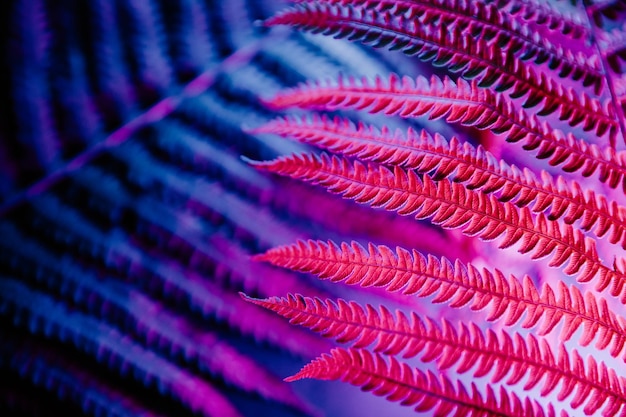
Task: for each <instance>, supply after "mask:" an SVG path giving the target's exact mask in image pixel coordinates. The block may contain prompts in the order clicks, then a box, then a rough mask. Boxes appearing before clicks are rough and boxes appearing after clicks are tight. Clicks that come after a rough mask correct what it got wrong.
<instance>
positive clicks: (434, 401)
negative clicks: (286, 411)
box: [286, 348, 566, 417]
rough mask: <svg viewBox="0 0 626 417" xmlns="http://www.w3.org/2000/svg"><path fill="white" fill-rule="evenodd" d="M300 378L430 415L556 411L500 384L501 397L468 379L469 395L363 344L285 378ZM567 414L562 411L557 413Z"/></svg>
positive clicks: (540, 414)
mask: <svg viewBox="0 0 626 417" xmlns="http://www.w3.org/2000/svg"><path fill="white" fill-rule="evenodd" d="M303 378H315V379H324V380H338V379H340V380H342V381H344V382H348V383H350V384H352V385H355V386H359V387H361V389H363V390H364V391H372V392H373V393H374V394H375V395H379V396H385V397H386V398H387V399H388V400H389V401H402V405H409V406H414V405H415V410H416V411H429V410H433V409H434V415H437V416H448V415H451V414H452V413H454V414H453V415H455V416H460V415H463V416H474V417H477V416H501V417H510V416H512V415H514V416H527V417H530V416H536V417H544V416H549V417H553V416H555V412H554V408H553V407H552V405H549V406H548V407H547V411H545V410H544V409H543V408H542V407H541V406H540V405H539V403H537V402H536V401H534V402H531V401H530V400H529V399H525V400H524V401H522V400H520V398H519V397H518V396H517V395H516V394H514V393H508V392H507V391H506V390H505V389H504V388H500V401H498V400H497V398H496V395H495V393H494V392H493V388H491V387H490V386H488V387H487V392H486V398H485V399H483V398H482V396H481V394H480V392H479V391H478V388H477V387H476V385H474V384H473V383H472V389H471V394H470V393H468V392H467V389H466V388H465V387H464V386H463V384H462V383H461V382H460V381H458V382H457V387H456V388H455V387H454V385H453V383H452V382H451V381H450V380H449V379H448V378H447V377H445V376H443V375H442V376H439V377H437V376H435V374H433V373H432V372H430V371H428V372H426V373H424V372H422V371H420V370H419V369H414V368H411V367H410V366H409V365H407V364H406V363H402V362H400V361H399V360H397V359H396V358H394V357H389V358H388V361H385V359H384V358H383V356H382V355H380V354H377V353H371V352H369V351H367V350H362V349H341V348H335V349H333V350H332V351H331V352H330V354H324V355H322V356H321V357H319V358H317V359H315V360H313V361H312V362H311V363H309V364H307V365H305V366H304V368H302V370H300V372H298V373H297V374H296V375H294V376H292V377H289V378H286V380H287V381H297V380H299V379H303ZM564 416H566V414H565V413H563V412H561V417H564Z"/></svg>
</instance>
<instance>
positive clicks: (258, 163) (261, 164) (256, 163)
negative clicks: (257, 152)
mask: <svg viewBox="0 0 626 417" xmlns="http://www.w3.org/2000/svg"><path fill="white" fill-rule="evenodd" d="M239 158H240V159H241V160H242V161H243V162H245V163H246V164H248V165H252V166H253V167H257V168H263V167H264V166H265V164H266V162H265V161H255V160H254V159H251V158H248V157H247V156H245V155H241V156H240V157H239Z"/></svg>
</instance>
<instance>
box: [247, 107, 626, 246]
mask: <svg viewBox="0 0 626 417" xmlns="http://www.w3.org/2000/svg"><path fill="white" fill-rule="evenodd" d="M253 133H273V134H277V135H280V136H283V137H293V138H296V139H297V140H299V141H301V142H304V143H307V144H311V145H315V146H318V147H320V148H323V149H327V150H329V151H331V152H333V153H340V154H343V155H346V156H350V157H355V158H358V159H362V160H367V161H372V162H376V163H380V164H385V165H393V166H400V167H403V168H407V169H414V170H417V171H418V172H420V173H430V175H431V177H432V178H437V179H439V178H445V177H448V178H450V179H452V180H454V181H455V182H462V183H464V184H465V185H466V187H468V188H471V189H480V190H482V191H483V192H486V193H496V192H497V198H498V200H500V201H511V202H513V203H514V204H515V205H516V206H518V207H525V206H529V205H532V207H531V210H532V211H533V212H536V213H538V212H545V211H546V210H548V208H549V213H548V219H549V220H556V219H562V220H563V221H564V222H565V223H567V224H573V223H574V222H575V221H577V220H579V219H582V221H581V223H580V224H579V225H578V227H579V228H580V229H582V230H585V231H590V230H592V229H593V232H594V233H595V235H596V236H598V237H602V236H604V235H606V234H607V233H608V232H610V235H609V240H610V242H611V243H620V244H621V245H622V247H623V248H625V249H626V209H624V208H623V207H621V206H619V205H618V204H617V203H616V202H611V203H609V202H608V201H607V200H606V198H605V197H604V196H602V195H596V193H595V192H593V191H592V190H589V191H587V192H585V191H583V189H582V187H581V186H580V184H579V183H578V182H576V181H567V180H565V179H563V178H562V177H560V176H559V177H558V178H557V179H554V178H553V177H552V176H551V175H549V174H548V173H547V172H545V171H542V173H541V180H539V179H537V178H536V177H535V175H534V174H533V173H532V172H531V171H529V170H527V169H524V170H520V169H518V168H517V167H516V166H514V165H513V166H510V165H508V164H507V163H506V162H504V161H499V160H498V159H496V158H495V157H494V156H493V155H492V154H491V153H489V152H488V151H487V150H485V149H484V148H483V147H482V146H479V147H478V148H474V147H473V146H472V145H471V144H469V143H467V142H465V143H461V142H460V141H459V140H458V139H456V138H452V139H451V140H450V142H448V141H446V139H445V138H444V137H443V136H441V135H439V134H435V135H434V136H431V135H430V134H429V133H428V132H426V131H425V130H422V131H421V133H417V132H415V131H414V130H412V129H409V131H408V132H407V134H406V135H404V134H403V133H402V132H401V131H400V130H396V131H395V132H393V133H392V132H390V131H389V129H387V128H385V127H383V128H382V130H380V131H379V130H378V129H376V128H375V127H373V126H366V125H364V124H363V123H359V125H358V126H357V127H355V126H354V125H353V124H352V123H351V122H350V121H348V120H345V119H340V118H338V117H337V118H335V119H334V120H330V119H328V118H327V117H325V116H322V117H321V118H320V117H318V116H315V115H314V116H313V118H312V119H311V120H308V119H307V118H306V117H302V118H298V117H285V118H282V119H276V120H273V121H271V122H269V123H267V124H265V125H263V126H261V127H259V128H257V129H255V130H253ZM594 226H596V227H595V228H594Z"/></svg>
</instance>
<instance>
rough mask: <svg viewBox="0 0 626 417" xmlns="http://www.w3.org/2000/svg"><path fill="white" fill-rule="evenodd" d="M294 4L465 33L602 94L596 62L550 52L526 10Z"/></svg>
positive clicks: (333, 1) (405, 1) (447, 4)
mask: <svg viewBox="0 0 626 417" xmlns="http://www.w3.org/2000/svg"><path fill="white" fill-rule="evenodd" d="M297 3H300V4H308V6H309V8H315V6H316V5H320V4H326V5H335V6H337V7H339V8H340V9H341V10H338V13H341V12H342V11H343V14H344V15H345V14H346V13H345V10H347V9H351V10H353V11H354V13H359V14H361V15H363V14H365V13H367V12H368V11H370V12H371V13H374V14H379V15H382V16H389V18H392V17H393V18H400V17H401V16H402V17H403V18H405V19H407V21H410V20H413V21H419V24H421V25H434V26H437V25H445V26H446V27H447V28H451V27H452V26H454V27H458V28H459V29H461V30H462V31H463V32H464V33H471V36H472V39H473V40H481V41H486V42H487V43H488V44H489V45H490V46H495V45H497V47H498V48H500V49H501V50H503V51H506V52H507V53H509V54H514V55H515V56H516V57H518V58H519V59H520V60H522V61H532V62H533V63H535V64H537V65H541V64H543V63H545V62H548V66H549V68H550V69H552V70H556V71H558V76H559V77H561V78H565V77H569V78H571V79H573V80H575V81H582V84H583V86H585V87H587V86H591V85H593V86H594V91H595V93H596V94H600V93H601V92H602V88H603V79H604V74H603V73H602V69H601V66H600V63H599V60H598V58H597V56H587V55H586V54H584V53H583V52H581V51H580V50H578V51H576V52H574V51H573V50H572V49H568V48H569V46H570V45H568V44H564V45H559V46H555V45H553V44H552V43H551V42H550V41H548V39H547V38H546V37H541V36H539V35H538V34H537V33H536V31H534V30H533V29H534V28H532V29H531V26H529V25H528V24H527V22H528V19H524V18H523V17H524V16H526V17H529V18H530V17H532V16H533V14H530V13H528V8H529V7H528V6H526V7H518V8H516V10H515V13H510V12H509V11H505V10H504V8H500V7H498V6H497V5H495V4H489V3H482V2H477V1H473V2H467V1H461V0H426V1H420V2H416V1H411V0H321V1H320V0H315V1H303V0H301V1H298V2H297ZM385 12H387V14H386V15H385V14H384V13H385ZM536 14H537V12H534V15H535V16H536ZM560 20H561V22H559V24H558V25H557V26H556V28H558V27H561V28H563V29H570V30H566V31H564V32H562V33H564V34H565V36H566V37H567V38H568V39H569V40H570V41H573V42H570V44H572V43H573V44H576V43H577V42H575V41H574V40H575V39H577V38H576V36H574V35H580V31H579V30H572V28H573V27H574V26H573V25H572V24H568V23H566V22H565V21H564V18H561V19H560ZM533 22H534V23H539V22H540V20H536V19H535V20H533ZM542 23H543V25H542V26H546V25H545V24H546V23H552V24H553V25H552V26H550V25H547V26H546V27H548V28H555V26H554V23H555V21H552V22H547V21H545V20H544V21H543V22H542ZM270 24H271V21H270ZM577 28H578V27H577ZM401 46H402V43H395V44H394V46H392V49H394V48H400V47H401Z"/></svg>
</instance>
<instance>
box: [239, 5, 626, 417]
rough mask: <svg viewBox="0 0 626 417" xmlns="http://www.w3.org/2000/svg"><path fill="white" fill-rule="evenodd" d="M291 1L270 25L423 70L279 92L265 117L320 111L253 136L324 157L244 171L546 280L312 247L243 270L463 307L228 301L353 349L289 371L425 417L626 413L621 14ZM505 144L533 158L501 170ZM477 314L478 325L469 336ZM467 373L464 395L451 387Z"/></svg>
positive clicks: (429, 259)
mask: <svg viewBox="0 0 626 417" xmlns="http://www.w3.org/2000/svg"><path fill="white" fill-rule="evenodd" d="M295 3H296V4H295V5H293V7H291V8H289V9H287V10H285V11H283V12H281V13H279V14H277V15H275V16H274V17H272V18H270V19H269V20H267V21H266V22H265V23H266V25H268V26H275V25H288V26H292V27H295V28H298V29H301V30H304V31H309V32H313V33H321V34H322V35H326V36H333V37H334V38H345V39H347V40H349V41H355V42H361V43H363V44H366V45H370V46H373V47H377V48H387V49H390V50H397V51H400V52H403V53H404V54H407V55H409V56H412V57H414V59H415V61H416V62H417V61H422V62H426V63H430V64H432V66H434V67H435V68H436V70H437V71H436V74H435V75H432V76H430V77H423V76H418V77H417V78H412V77H408V76H398V75H395V74H389V75H380V76H378V77H376V78H375V79H370V78H362V79H358V78H355V77H351V76H339V77H338V78H336V79H333V80H330V81H323V82H317V81H316V82H312V83H306V84H302V85H300V86H298V87H295V88H292V89H288V90H284V91H282V92H279V93H278V94H276V95H275V96H274V97H271V98H269V99H267V100H266V101H265V104H266V105H267V106H268V107H270V108H272V109H285V108H288V107H299V108H303V109H313V110H317V111H326V112H332V113H334V116H333V115H325V114H322V115H318V114H313V115H307V114H305V115H304V116H302V115H297V114H294V115H287V116H284V117H279V118H277V119H275V120H273V121H270V122H269V123H266V124H263V125H261V126H260V127H257V128H255V129H253V133H256V134H263V135H268V134H272V135H279V136H282V137H285V138H291V139H294V140H296V141H299V142H302V143H304V144H307V145H312V146H314V147H317V148H321V149H322V150H323V151H322V152H309V153H304V154H294V155H290V156H281V157H278V158H277V159H274V160H271V161H264V162H257V161H249V162H250V163H251V164H252V165H254V166H256V167H257V168H259V169H262V170H265V171H270V172H272V173H276V174H280V175H283V176H288V177H291V178H295V179H299V180H302V181H305V182H308V183H312V184H316V185H318V186H321V187H323V188H325V189H327V190H328V191H330V192H332V193H335V194H339V195H341V196H342V197H344V198H346V199H350V200H354V201H356V202H358V203H361V204H366V205H369V206H371V207H374V208H378V209H382V210H386V211H392V212H395V213H397V214H398V215H401V216H411V217H414V218H415V219H417V220H424V219H428V220H429V221H430V222H431V223H432V224H435V225H438V226H439V227H442V228H444V229H459V230H461V231H462V232H463V233H464V234H465V235H468V236H473V237H476V238H478V239H480V240H482V241H485V242H490V241H495V242H496V244H497V246H498V248H500V249H507V248H511V247H513V248H515V249H517V252H519V253H520V254H522V255H525V256H526V257H527V258H530V259H532V260H540V259H542V258H546V259H547V260H548V262H547V266H548V267H551V268H558V271H557V273H554V272H546V270H544V269H542V267H538V268H534V271H535V272H536V273H537V274H543V275H544V277H546V278H544V282H543V284H542V285H541V283H540V281H539V279H538V277H533V276H530V275H524V276H523V277H517V276H514V275H508V272H503V271H506V269H507V267H508V265H501V267H500V269H495V268H496V267H498V265H497V264H491V265H487V266H484V265H478V264H476V265H475V264H474V263H472V262H469V263H468V262H464V261H462V260H459V259H448V258H446V257H435V256H433V255H430V254H424V253H420V252H418V251H417V250H414V249H412V248H403V247H397V248H396V249H395V250H394V249H391V248H389V247H387V246H385V245H376V244H374V243H369V244H367V245H365V246H364V245H362V244H360V243H358V242H337V241H332V240H330V241H327V242H325V241H316V240H308V241H298V242H295V243H293V244H290V245H286V246H279V247H276V248H273V249H270V250H268V251H267V252H265V253H263V254H260V255H257V256H256V257H255V258H256V260H258V261H265V262H269V263H271V264H274V265H277V266H280V267H284V268H289V269H291V270H295V271H300V272H307V273H311V274H314V275H317V276H318V277H319V278H321V279H326V280H330V281H332V282H337V283H339V282H341V283H346V284H349V285H354V286H360V287H381V288H383V289H385V290H387V291H389V292H400V293H402V294H404V295H406V296H410V297H424V298H427V299H429V300H430V301H431V302H432V303H439V304H445V305H447V306H449V307H452V308H469V309H470V310H473V311H475V312H477V315H475V316H471V315H469V314H468V315H464V316H463V317H464V318H465V320H463V321H462V322H460V323H458V324H455V323H452V322H451V321H450V320H448V319H446V318H445V317H444V318H441V320H439V319H438V318H437V317H429V316H428V315H425V314H422V313H420V314H418V313H416V312H409V313H405V312H402V311H400V310H398V311H396V312H395V313H394V312H392V311H391V310H390V309H389V308H387V307H385V306H381V307H373V306H371V305H370V304H365V303H363V302H357V301H344V300H343V299H336V300H332V299H322V298H318V297H309V296H307V295H306V294H305V295H300V294H289V295H287V297H286V298H280V297H270V298H265V299H259V298H250V297H248V296H245V295H243V294H242V297H244V298H245V299H246V300H248V301H249V302H252V303H254V304H257V305H259V306H262V307H265V308H267V309H269V310H272V311H274V312H276V313H278V314H279V315H281V316H284V317H286V318H288V319H289V320H290V321H291V322H292V323H294V324H298V325H301V326H304V327H307V328H309V329H312V330H313V331H315V332H318V333H320V334H322V335H323V336H325V337H328V338H332V339H334V340H335V341H336V342H338V343H342V344H348V345H349V346H348V347H337V348H334V349H332V350H331V351H330V353H327V354H324V355H322V356H321V357H319V358H317V359H315V360H313V361H312V362H310V363H309V364H307V365H306V366H304V367H303V368H302V370H301V371H300V372H298V373H297V374H295V375H294V376H292V377H289V378H287V380H289V381H295V380H298V379H302V378H317V379H340V380H343V381H346V382H349V383H351V384H353V385H356V386H359V387H361V388H362V389H363V390H366V391H372V392H373V393H374V394H376V395H380V396H385V397H386V398H387V399H388V400H389V401H400V402H401V404H402V405H407V406H413V407H415V409H416V410H417V411H431V412H432V413H433V414H434V415H439V416H445V415H457V416H458V415H474V416H479V415H480V416H484V415H501V416H507V415H525V416H553V415H557V414H558V415H568V413H569V412H574V413H577V412H578V413H580V412H581V411H582V413H584V414H585V415H595V414H601V415H603V416H614V415H626V406H625V404H626V379H625V377H624V376H625V375H624V369H625V368H624V365H623V363H624V361H625V360H626V350H625V349H624V345H625V344H626V318H625V316H624V307H623V305H624V304H626V286H625V285H624V284H625V283H626V261H625V260H624V257H623V253H624V249H626V234H625V230H626V208H624V206H623V205H622V204H623V201H624V196H623V192H626V175H625V174H626V154H625V153H624V151H622V150H620V149H623V148H624V140H625V139H626V124H625V122H624V119H625V112H626V88H625V86H626V69H625V63H624V58H625V52H626V49H625V48H624V30H625V29H626V28H625V26H624V17H625V6H624V3H623V2H622V1H620V0H616V1H587V0H584V1H583V2H578V1H572V2H571V4H567V3H565V2H559V1H554V2H551V3H539V2H535V1H530V0H483V1H462V0H310V1H307V0H299V1H297V2H295ZM347 110H359V111H365V112H368V113H371V114H378V113H380V114H383V115H386V116H389V117H393V116H399V117H401V118H428V119H429V120H436V119H443V120H445V121H446V122H447V123H450V124H454V125H460V126H462V132H463V133H462V136H459V137H461V138H462V139H461V138H457V137H449V138H446V137H444V136H443V135H441V134H439V133H436V132H429V131H427V130H426V129H413V128H410V129H408V130H405V131H402V130H394V129H392V128H388V127H386V126H384V125H383V126H374V125H370V124H366V123H363V122H359V123H354V122H352V121H351V120H350V119H349V118H346V117H345V114H346V113H345V111H347ZM503 140H506V141H508V142H510V143H512V145H511V146H519V145H521V148H522V149H523V150H524V151H528V152H530V154H532V155H534V156H535V157H536V158H537V159H539V160H540V162H543V164H540V163H536V162H531V163H529V164H528V166H524V167H522V168H519V167H518V166H517V165H515V164H510V163H507V162H506V161H505V159H504V158H502V157H499V156H496V155H494V154H493V153H492V151H494V152H496V153H498V154H501V155H505V156H507V155H509V156H513V158H515V160H516V163H517V164H520V163H525V159H524V158H523V157H520V156H519V153H521V152H522V149H519V150H518V148H515V149H516V150H515V153H513V152H506V151H502V147H501V146H500V142H499V141H503ZM541 160H544V161H541ZM546 162H547V163H546ZM557 170H561V171H562V172H560V173H558V171H557ZM376 215H378V213H374V212H372V216H376ZM488 245H489V243H486V244H485V246H484V248H485V249H483V250H484V251H487V250H488V248H489V246H488ZM509 253H510V249H509ZM493 258H494V259H495V260H496V261H497V259H498V256H494V257H493ZM541 265H545V262H544V264H541ZM528 270H530V269H526V271H528ZM480 312H482V315H479V314H478V313H480ZM481 317H484V318H485V319H486V321H488V322H493V323H494V325H493V327H492V328H490V327H488V326H485V325H480V324H479V322H480V320H481ZM496 324H497V325H496ZM559 328H560V332H558V329H559ZM516 330H517V331H516ZM519 331H523V334H520V333H519ZM591 344H593V348H586V347H587V346H590V345H591ZM581 348H585V353H580V352H579V350H581ZM585 356H586V358H585ZM412 358H418V359H419V361H420V362H422V363H423V364H418V365H416V362H415V361H414V360H409V359H412ZM613 358H614V359H613ZM429 362H434V363H435V368H434V369H435V371H434V372H433V370H430V369H431V368H427V367H426V365H424V364H426V363H429ZM465 373H469V374H471V376H472V378H474V379H473V380H471V385H467V382H462V381H468V378H463V377H462V376H461V375H462V374H465ZM483 377H488V382H486V383H485V381H484V378H483ZM481 378H483V380H482V381H481ZM481 383H482V385H481ZM528 391H529V392H528ZM550 395H551V397H550V401H546V400H544V399H542V397H546V396H550Z"/></svg>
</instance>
